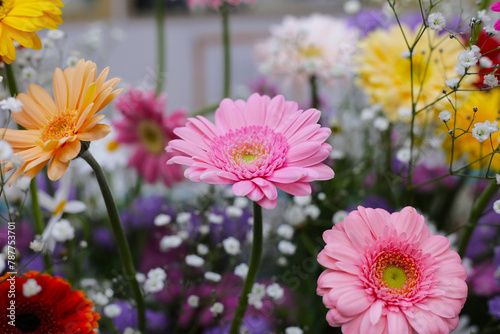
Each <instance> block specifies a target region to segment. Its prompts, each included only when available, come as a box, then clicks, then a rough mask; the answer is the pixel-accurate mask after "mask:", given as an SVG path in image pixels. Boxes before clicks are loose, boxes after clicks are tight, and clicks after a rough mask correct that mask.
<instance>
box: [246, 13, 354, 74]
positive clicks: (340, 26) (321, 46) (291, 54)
mask: <svg viewBox="0 0 500 334" xmlns="http://www.w3.org/2000/svg"><path fill="white" fill-rule="evenodd" d="M325 31H332V32H334V33H331V34H325ZM357 39H358V33H357V32H356V30H354V29H350V28H349V27H348V26H347V24H346V23H345V22H343V21H341V20H336V19H334V18H333V17H330V16H326V15H321V14H314V15H311V16H309V17H304V18H297V17H292V16H287V17H285V19H284V20H283V22H282V23H281V24H280V25H278V26H273V27H272V28H271V37H270V38H268V39H267V40H265V41H263V42H261V43H258V44H257V45H256V49H255V54H256V56H257V59H258V60H259V61H260V69H261V71H262V72H264V73H266V74H267V73H270V74H273V75H278V76H288V77H289V78H291V79H300V80H302V81H303V82H306V80H307V79H308V78H309V77H310V76H311V75H314V76H316V77H318V78H320V79H323V80H325V81H330V80H331V79H333V78H335V77H338V76H343V75H349V74H350V72H351V60H352V56H353V54H354V53H355V51H356V41H357Z"/></svg>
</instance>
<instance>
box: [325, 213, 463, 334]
mask: <svg viewBox="0 0 500 334" xmlns="http://www.w3.org/2000/svg"><path fill="white" fill-rule="evenodd" d="M323 239H324V240H325V242H326V246H325V248H324V249H323V250H322V251H321V253H320V254H319V255H318V261H319V263H320V264H322V265H323V266H325V267H326V268H327V269H326V270H325V271H324V272H323V273H322V274H321V276H320V277H319V279H318V290H317V291H318V294H319V295H320V296H323V303H324V304H325V306H326V307H328V308H329V309H330V310H329V311H328V314H327V316H326V319H327V320H328V323H329V324H330V325H331V326H342V331H343V332H344V333H346V334H349V333H351V334H354V333H371V334H382V333H389V334H392V333H394V334H412V333H421V334H429V333H434V334H441V333H443V334H444V333H446V334H448V333H450V332H451V331H452V330H453V329H455V327H456V326H457V325H458V314H459V313H460V310H461V309H462V307H463V305H464V303H465V299H466V297H467V285H466V283H465V277H466V275H467V272H466V270H465V268H464V267H463V266H462V265H461V259H460V256H459V255H458V254H457V253H456V252H454V251H452V250H450V243H449V241H448V239H447V238H445V237H443V236H440V235H432V234H430V232H429V229H428V228H427V226H426V225H425V222H424V217H423V216H421V215H419V214H417V212H416V211H415V209H414V208H411V207H406V208H404V209H403V210H402V211H401V212H396V213H393V214H389V213H388V212H387V211H385V210H382V209H365V208H363V207H358V211H353V212H351V213H350V214H349V215H348V216H347V217H346V218H345V219H344V221H343V222H341V223H339V224H337V225H335V226H334V227H333V228H332V229H331V230H329V231H326V232H325V233H324V234H323Z"/></svg>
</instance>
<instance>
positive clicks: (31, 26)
mask: <svg viewBox="0 0 500 334" xmlns="http://www.w3.org/2000/svg"><path fill="white" fill-rule="evenodd" d="M59 7H64V4H63V3H62V2H61V1H60V0H2V1H0V56H2V59H3V60H4V61H5V62H6V63H7V64H10V63H11V62H12V61H13V60H14V59H16V48H15V47H14V43H13V41H16V42H18V43H19V44H21V45H22V46H24V47H26V48H30V49H35V50H40V49H41V48H42V42H41V41H40V38H39V37H38V35H37V34H36V32H35V31H37V30H41V29H44V28H48V29H57V25H58V24H61V23H63V20H62V18H61V17H60V15H61V14H62V11H61V10H60V9H59Z"/></svg>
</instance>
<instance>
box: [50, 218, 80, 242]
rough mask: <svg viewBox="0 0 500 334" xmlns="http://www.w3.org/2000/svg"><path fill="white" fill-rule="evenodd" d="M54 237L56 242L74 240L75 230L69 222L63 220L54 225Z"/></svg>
mask: <svg viewBox="0 0 500 334" xmlns="http://www.w3.org/2000/svg"><path fill="white" fill-rule="evenodd" d="M52 236H53V237H54V239H55V240H56V241H59V242H64V241H67V240H73V238H74V237H75V229H74V228H73V226H71V224H70V223H69V221H68V220H66V219H61V220H60V221H58V222H56V223H54V227H53V228H52Z"/></svg>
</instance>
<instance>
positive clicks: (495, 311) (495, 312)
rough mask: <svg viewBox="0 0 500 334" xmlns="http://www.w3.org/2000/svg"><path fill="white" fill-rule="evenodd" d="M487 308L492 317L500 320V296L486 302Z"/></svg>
mask: <svg viewBox="0 0 500 334" xmlns="http://www.w3.org/2000/svg"><path fill="white" fill-rule="evenodd" d="M488 308H489V309H490V314H491V315H492V316H494V317H495V318H499V319H500V296H496V297H493V298H491V299H490V300H488Z"/></svg>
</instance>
